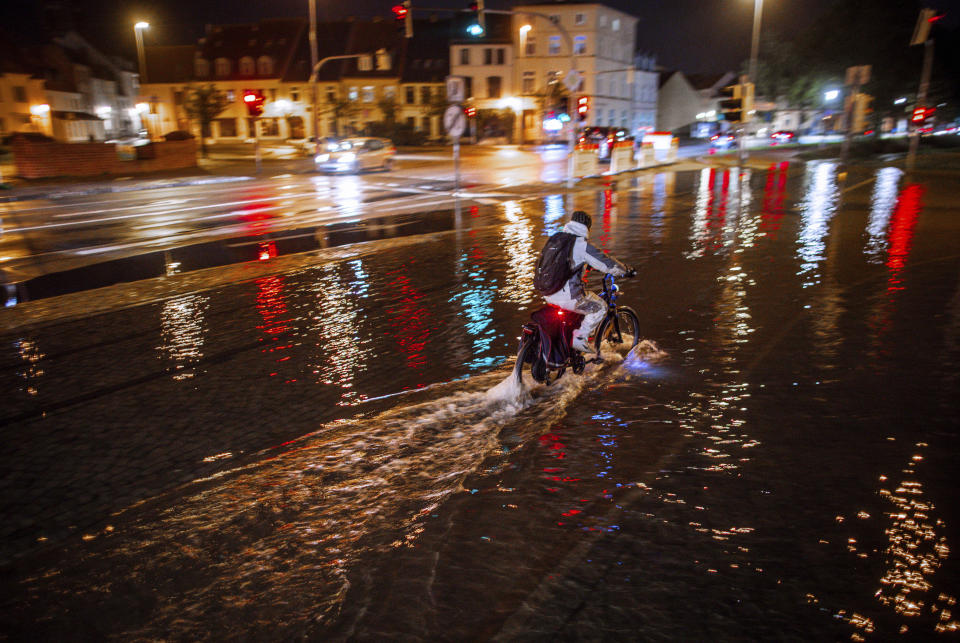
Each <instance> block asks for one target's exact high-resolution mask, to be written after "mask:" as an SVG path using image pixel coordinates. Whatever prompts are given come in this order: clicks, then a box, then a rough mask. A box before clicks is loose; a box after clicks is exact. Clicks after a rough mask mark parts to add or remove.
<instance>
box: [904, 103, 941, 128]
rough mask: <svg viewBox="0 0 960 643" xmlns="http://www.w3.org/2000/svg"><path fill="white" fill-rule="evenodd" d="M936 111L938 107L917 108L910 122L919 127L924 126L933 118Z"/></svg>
mask: <svg viewBox="0 0 960 643" xmlns="http://www.w3.org/2000/svg"><path fill="white" fill-rule="evenodd" d="M936 111H937V108H936V107H917V108H915V109H914V110H913V116H911V117H910V120H911V121H912V122H913V123H915V124H917V125H923V124H924V123H926V122H927V121H929V120H931V119H932V118H933V115H934V114H935V113H936Z"/></svg>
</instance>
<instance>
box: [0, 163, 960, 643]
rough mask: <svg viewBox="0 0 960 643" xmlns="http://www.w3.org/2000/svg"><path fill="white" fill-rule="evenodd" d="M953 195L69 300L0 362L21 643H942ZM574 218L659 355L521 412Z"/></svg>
mask: <svg viewBox="0 0 960 643" xmlns="http://www.w3.org/2000/svg"><path fill="white" fill-rule="evenodd" d="M957 188H958V182H957V181H956V179H953V178H944V177H942V176H938V177H936V178H934V179H931V180H928V181H923V180H920V181H911V180H908V179H907V177H905V176H904V175H903V174H902V173H901V172H900V171H899V170H897V169H894V168H878V169H869V170H866V169H864V170H859V171H850V172H849V173H848V174H844V173H841V172H839V170H838V168H837V166H836V165H835V164H833V163H829V162H818V163H810V164H803V163H783V164H776V165H772V166H770V167H769V168H766V169H764V170H756V169H755V170H748V171H745V172H744V173H743V175H742V176H741V175H740V174H739V172H738V171H737V170H728V169H720V168H705V169H703V170H702V171H695V172H677V173H673V172H670V173H661V174H649V175H644V176H640V177H636V178H633V179H625V180H622V181H619V182H612V183H610V184H608V185H603V184H596V185H595V187H593V188H589V189H583V190H581V191H579V192H577V193H575V194H574V195H572V196H569V197H565V196H563V195H553V196H547V197H544V198H536V199H527V200H516V201H505V202H502V203H500V204H498V205H493V204H491V205H484V206H479V207H466V208H462V209H461V210H460V211H459V212H458V211H455V210H450V211H444V212H441V213H437V214H435V215H434V218H433V219H432V220H431V221H432V222H427V221H422V222H420V225H423V226H424V232H426V234H423V235H401V236H389V235H382V237H383V238H379V239H378V238H372V237H368V238H366V239H365V240H364V242H363V243H360V244H353V245H349V244H348V245H343V246H338V247H335V248H321V249H318V250H314V251H311V253H308V254H306V255H289V256H275V255H271V254H270V253H267V255H266V256H265V257H262V260H260V261H251V262H248V263H245V264H239V265H237V266H235V267H232V268H229V269H227V268H224V269H217V270H216V271H214V272H213V273H211V272H209V271H203V270H198V271H196V272H193V273H189V274H176V273H175V272H174V273H172V274H170V275H169V276H168V277H164V278H159V279H156V280H154V281H153V282H152V286H151V290H149V293H150V297H149V298H146V299H144V298H143V297H142V296H141V295H142V292H144V291H137V292H138V298H137V299H136V300H135V301H134V300H132V299H131V298H130V296H129V292H130V290H128V289H130V288H133V286H125V285H121V286H114V287H112V288H110V289H105V290H102V291H91V292H90V293H79V294H75V295H71V297H73V299H71V300H70V301H71V305H72V306H80V305H81V304H82V299H83V298H84V297H89V298H91V300H92V299H97V300H98V302H99V303H102V301H103V300H104V298H106V299H108V300H110V301H111V302H112V303H113V306H112V308H111V310H110V311H109V312H100V313H97V314H94V315H72V316H63V317H62V318H61V319H59V320H54V321H49V322H46V323H32V324H27V325H24V326H22V327H20V328H19V329H17V330H15V331H11V332H9V333H7V334H5V335H4V336H3V337H2V347H3V348H2V353H0V368H2V370H0V378H2V381H3V387H4V390H5V391H7V394H6V396H5V402H4V405H3V412H2V417H0V426H2V427H3V428H2V430H3V434H4V436H5V437H6V438H7V439H6V448H5V449H4V450H3V452H2V455H0V458H2V471H3V472H4V474H3V476H4V477H3V478H2V479H0V491H2V495H0V497H2V500H0V512H2V515H3V518H4V520H3V521H2V527H0V529H2V530H3V540H2V543H3V549H2V553H0V558H2V559H3V561H4V563H5V564H4V567H3V576H4V584H3V587H4V589H3V592H2V594H0V598H2V603H0V604H2V611H0V632H3V633H5V634H6V635H7V636H9V637H10V638H12V639H24V638H31V639H34V640H35V639H47V640H49V639H63V638H67V637H69V638H81V639H89V640H93V639H98V640H102V639H104V638H110V637H113V638H118V639H122V640H146V639H151V640H155V639H223V638H248V639H252V640H285V639H294V638H306V639H309V640H330V639H333V640H337V639H349V638H357V639H395V638H400V637H404V636H406V637H411V638H416V639H448V640H488V639H499V640H516V639H533V638H542V639H556V638H566V639H622V640H626V639H630V640H637V639H642V640H649V639H670V640H675V639H694V638H703V639H707V638H710V639H715V638H720V639H732V638H753V639H817V640H831V639H853V640H881V639H889V638H893V637H895V636H897V635H898V634H899V635H903V636H905V637H907V638H916V639H929V638H931V637H933V636H936V635H937V634H949V633H954V635H955V632H956V630H957V628H958V627H960V623H958V620H960V619H958V618H957V616H956V613H957V607H956V597H957V594H958V592H960V583H958V580H960V579H958V569H960V568H958V565H957V562H956V556H955V555H954V554H953V549H954V547H955V546H956V543H957V541H958V538H960V533H958V525H960V511H958V509H957V506H956V505H955V504H954V503H953V502H952V498H953V497H954V494H955V489H956V488H957V483H958V480H957V474H956V473H955V470H956V467H955V465H954V463H953V462H952V461H953V460H954V459H955V458H956V456H957V454H958V451H960V445H958V442H957V426H958V417H960V413H958V408H957V399H960V386H958V377H957V374H958V372H960V369H958V359H960V234H958V233H960V229H958V228H960V224H958V218H957V210H958V206H957V203H956V197H957V195H958V193H960V190H958V189H957ZM574 209H584V210H587V211H588V212H591V213H592V214H593V215H594V227H593V231H592V235H591V238H592V240H593V242H594V243H595V244H596V245H598V246H600V247H603V248H604V249H606V250H609V251H610V252H612V253H613V254H615V255H616V256H617V257H618V258H620V259H622V260H623V261H625V262H626V263H629V264H632V265H635V266H637V267H638V269H639V275H638V277H637V278H636V279H633V280H621V281H620V282H619V285H620V286H621V288H622V297H621V302H623V303H626V304H628V305H630V306H632V307H633V308H634V309H635V310H637V311H638V313H639V315H640V319H641V328H642V335H643V339H644V340H646V341H645V342H643V343H642V344H641V345H640V346H639V347H638V349H637V350H635V351H633V352H631V353H627V354H620V355H618V356H616V357H613V358H611V359H609V360H607V362H605V363H604V364H602V365H600V366H596V365H595V366H591V367H588V370H587V371H586V372H585V373H584V374H583V375H582V376H575V375H572V374H569V373H568V374H567V375H565V376H564V377H563V378H562V379H561V380H560V381H559V382H558V383H556V384H554V385H552V386H550V387H543V386H535V385H533V384H532V382H527V386H526V387H525V388H524V389H522V390H517V389H515V388H514V387H511V386H510V383H509V381H507V382H506V383H505V382H504V380H505V379H506V378H508V375H509V372H510V367H511V364H512V361H511V360H512V357H513V354H514V353H515V351H516V344H517V336H518V334H519V331H520V326H521V324H522V323H523V322H524V321H525V320H526V318H527V317H528V315H529V313H530V312H531V311H532V310H535V309H536V308H537V307H539V302H538V298H537V296H536V295H535V294H534V293H533V291H532V285H531V284H532V273H533V266H534V263H535V261H536V256H537V252H538V250H539V248H540V246H541V245H542V243H543V241H544V239H545V237H546V235H548V234H550V233H552V232H553V231H556V230H557V229H559V227H560V226H561V225H562V224H563V222H564V221H565V220H566V219H567V218H568V216H569V214H570V212H572V211H573V210H574ZM224 272H229V273H230V275H231V278H232V281H233V283H224V281H223V279H222V277H223V274H224ZM596 281H597V280H596V278H595V275H593V277H592V282H591V283H594V284H595V283H596ZM49 301H50V302H53V303H51V304H50V305H56V302H57V301H60V300H59V299H57V298H53V299H51V300H49ZM144 302H147V303H144ZM38 303H39V302H38Z"/></svg>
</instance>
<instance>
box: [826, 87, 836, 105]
mask: <svg viewBox="0 0 960 643" xmlns="http://www.w3.org/2000/svg"><path fill="white" fill-rule="evenodd" d="M839 96H840V90H839V89H828V90H827V91H825V92H823V100H825V101H827V102H828V103H829V102H831V101H835V100H837V98H838V97H839Z"/></svg>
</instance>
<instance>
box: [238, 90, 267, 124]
mask: <svg viewBox="0 0 960 643" xmlns="http://www.w3.org/2000/svg"><path fill="white" fill-rule="evenodd" d="M263 100H264V99H263V92H261V91H260V90H259V89H245V90H243V104H244V105H246V106H247V114H249V115H250V116H254V117H256V116H260V115H261V114H263Z"/></svg>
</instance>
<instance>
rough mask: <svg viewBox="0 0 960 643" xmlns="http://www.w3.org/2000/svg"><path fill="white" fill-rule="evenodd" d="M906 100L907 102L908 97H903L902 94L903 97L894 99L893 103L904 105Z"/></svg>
mask: <svg viewBox="0 0 960 643" xmlns="http://www.w3.org/2000/svg"><path fill="white" fill-rule="evenodd" d="M906 102H907V99H906V98H903V97H902V96H901V97H900V98H898V99H897V100H895V101H893V104H894V105H903V104H904V103H906Z"/></svg>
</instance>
